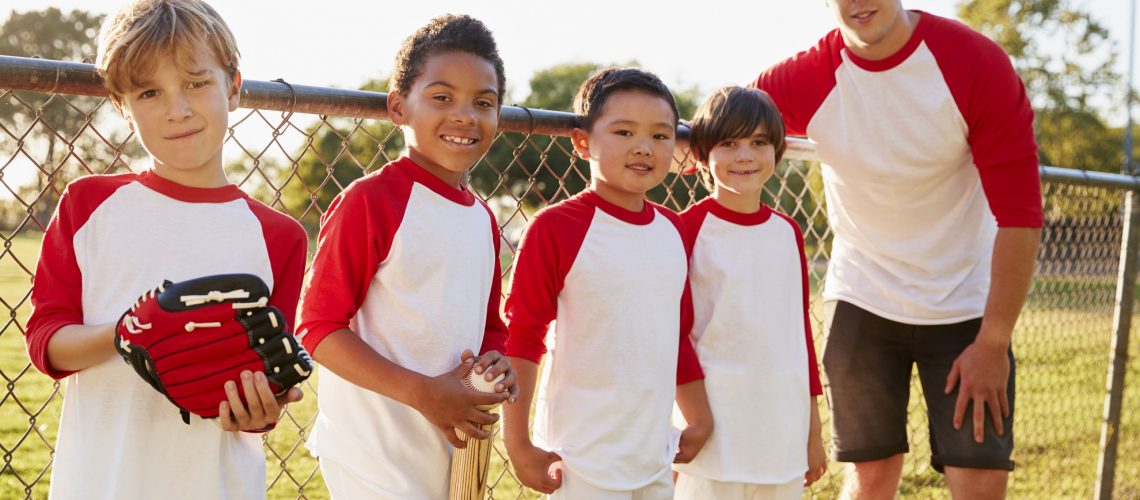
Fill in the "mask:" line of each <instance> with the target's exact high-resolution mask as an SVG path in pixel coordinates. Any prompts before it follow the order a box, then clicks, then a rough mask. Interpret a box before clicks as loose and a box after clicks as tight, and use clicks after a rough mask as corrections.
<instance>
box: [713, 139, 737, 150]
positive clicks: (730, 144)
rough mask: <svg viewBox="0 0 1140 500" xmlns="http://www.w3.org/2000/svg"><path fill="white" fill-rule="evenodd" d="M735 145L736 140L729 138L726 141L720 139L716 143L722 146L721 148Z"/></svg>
mask: <svg viewBox="0 0 1140 500" xmlns="http://www.w3.org/2000/svg"><path fill="white" fill-rule="evenodd" d="M735 145H736V141H734V140H732V139H729V140H727V141H721V142H720V144H717V146H719V147H722V148H731V147H733V146H735Z"/></svg>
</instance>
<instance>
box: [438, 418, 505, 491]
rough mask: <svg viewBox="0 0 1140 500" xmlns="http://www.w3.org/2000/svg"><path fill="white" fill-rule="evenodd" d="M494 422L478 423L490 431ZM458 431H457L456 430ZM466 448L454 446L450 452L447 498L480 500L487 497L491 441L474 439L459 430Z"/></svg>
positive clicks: (483, 428)
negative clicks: (449, 476) (452, 451)
mask: <svg viewBox="0 0 1140 500" xmlns="http://www.w3.org/2000/svg"><path fill="white" fill-rule="evenodd" d="M494 426H495V424H487V425H478V424H476V427H478V428H479V429H481V430H484V431H487V432H491V431H492V429H493V428H494ZM456 432H459V431H456ZM459 437H461V438H463V442H464V443H466V444H467V447H466V448H456V449H455V452H454V453H452V454H451V479H450V485H449V487H448V493H447V498H448V500H482V499H484V498H486V497H487V472H488V468H489V467H490V465H491V441H492V439H493V438H488V439H475V438H473V437H470V436H467V435H465V434H463V433H462V432H459Z"/></svg>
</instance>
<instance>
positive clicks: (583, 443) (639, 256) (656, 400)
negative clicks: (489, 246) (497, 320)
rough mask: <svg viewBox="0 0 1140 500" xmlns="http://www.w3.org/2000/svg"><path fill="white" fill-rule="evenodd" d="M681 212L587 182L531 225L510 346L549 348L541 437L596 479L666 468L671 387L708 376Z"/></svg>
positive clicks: (602, 483) (534, 353)
mask: <svg viewBox="0 0 1140 500" xmlns="http://www.w3.org/2000/svg"><path fill="white" fill-rule="evenodd" d="M687 272H688V252H687V250H686V247H685V244H684V240H683V238H682V236H681V222H680V218H679V217H678V216H677V215H676V214H674V213H673V212H671V211H669V210H667V209H665V208H662V207H660V206H657V205H654V204H652V203H649V202H648V201H647V202H646V203H645V208H644V209H643V210H642V211H640V212H631V211H629V210H625V209H623V208H621V207H618V206H616V205H614V204H612V203H609V202H607V201H605V200H603V199H602V198H601V197H600V196H598V195H597V193H595V192H593V191H585V192H582V193H579V194H577V195H575V196H574V197H572V198H570V199H568V200H566V201H563V202H561V203H558V204H556V205H553V206H551V207H548V208H546V209H545V210H542V211H541V212H539V213H538V215H536V216H535V218H534V220H532V221H531V222H530V224H529V226H527V229H526V233H525V235H524V237H523V240H522V244H521V245H520V247H519V252H518V256H517V258H516V260H515V271H514V276H513V277H512V281H511V293H510V295H509V296H508V298H507V307H506V312H507V317H508V320H509V321H508V323H509V325H510V332H511V333H510V337H509V338H508V339H507V354H508V355H510V356H516V357H520V358H524V359H528V360H531V361H534V362H535V363H538V362H540V361H541V359H542V357H543V355H544V354H545V353H546V352H547V341H546V334H547V330H548V329H549V327H550V324H551V322H552V321H553V322H554V323H555V324H554V336H553V339H552V342H550V343H551V344H552V345H553V348H551V349H550V360H549V361H548V362H547V363H546V365H545V367H544V371H543V376H542V383H541V385H540V388H539V395H538V398H537V401H538V403H537V409H536V412H535V417H534V427H535V430H534V437H535V444H537V445H538V446H540V447H543V448H546V449H550V450H553V451H555V452H556V453H558V454H559V455H560V456H561V457H562V460H563V464H564V466H565V467H568V468H570V469H571V470H573V472H574V473H575V474H576V475H577V476H580V477H582V478H583V480H585V481H587V482H589V483H590V484H592V485H594V486H597V487H601V488H606V489H613V490H631V489H636V488H640V487H643V486H645V485H647V484H649V483H651V482H652V481H653V480H654V479H655V478H657V477H658V476H660V474H662V473H664V472H665V471H667V470H668V468H669V464H670V463H672V461H673V456H674V454H675V453H676V451H677V449H676V442H675V438H674V436H673V431H672V426H671V424H670V415H671V413H672V406H673V399H674V395H675V393H676V386H677V385H680V384H684V383H687V382H690V381H693V380H698V379H700V378H701V377H702V374H701V370H700V365H699V363H698V362H697V358H696V356H695V354H694V353H693V346H692V342H691V341H690V340H689V332H690V330H691V326H692V303H691V298H690V295H689V288H688V281H687V279H686V275H687Z"/></svg>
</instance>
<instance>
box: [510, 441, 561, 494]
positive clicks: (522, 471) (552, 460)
mask: <svg viewBox="0 0 1140 500" xmlns="http://www.w3.org/2000/svg"><path fill="white" fill-rule="evenodd" d="M507 456H509V457H510V460H511V465H512V466H513V467H514V468H515V476H516V477H518V480H519V482H520V483H522V484H523V486H526V487H527V488H530V489H532V490H535V491H538V492H540V493H545V494H547V495H549V494H551V493H554V490H557V489H558V488H561V487H562V467H561V465H562V457H560V456H558V454H557V453H554V452H552V451H546V450H544V449H542V448H539V447H537V446H535V445H533V444H531V443H529V442H528V443H523V444H520V445H519V446H508V447H507Z"/></svg>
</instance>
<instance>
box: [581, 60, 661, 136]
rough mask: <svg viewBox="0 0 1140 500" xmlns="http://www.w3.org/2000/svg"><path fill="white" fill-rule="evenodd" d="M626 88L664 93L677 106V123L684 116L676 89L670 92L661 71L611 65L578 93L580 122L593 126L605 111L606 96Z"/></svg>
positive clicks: (626, 89)
mask: <svg viewBox="0 0 1140 500" xmlns="http://www.w3.org/2000/svg"><path fill="white" fill-rule="evenodd" d="M622 91H629V92H644V93H646V94H649V95H652V96H655V97H660V98H661V99H663V100H664V101H665V102H667V103H669V107H670V108H671V109H672V110H673V122H674V123H676V122H677V120H678V119H679V117H680V113H678V112H677V102H676V101H675V100H674V99H673V93H672V92H669V87H666V86H665V84H664V83H662V82H661V79H660V78H657V75H654V74H653V73H650V72H648V71H642V70H640V69H637V68H608V69H604V70H601V71H599V72H597V73H595V74H594V76H591V77H590V78H589V79H587V80H586V81H584V82H582V86H580V87H578V95H576V96H574V113H575V114H577V115H578V126H579V127H580V128H582V129H583V130H586V131H590V130H593V128H594V122H596V121H598V117H600V116H602V112H603V111H605V106H606V100H607V99H609V98H610V96H612V95H613V94H614V93H615V92H622Z"/></svg>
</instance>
